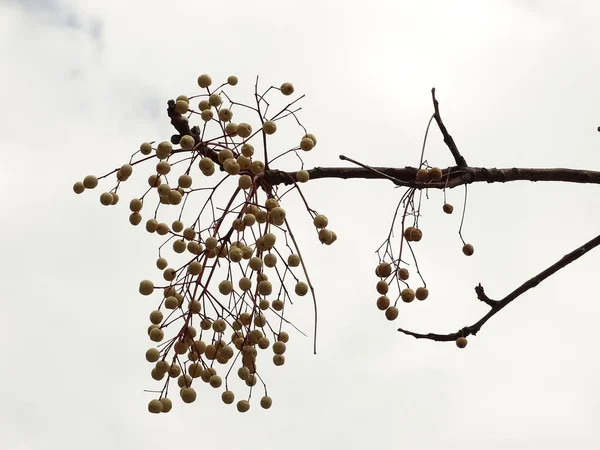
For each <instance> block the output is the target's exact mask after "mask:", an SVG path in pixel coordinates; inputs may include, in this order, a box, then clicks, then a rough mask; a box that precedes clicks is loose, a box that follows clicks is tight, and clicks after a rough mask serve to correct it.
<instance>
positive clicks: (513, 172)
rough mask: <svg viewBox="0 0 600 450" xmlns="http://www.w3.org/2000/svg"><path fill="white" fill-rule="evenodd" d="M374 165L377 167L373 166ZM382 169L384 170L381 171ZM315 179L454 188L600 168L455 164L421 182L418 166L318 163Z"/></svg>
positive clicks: (588, 177) (577, 176)
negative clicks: (435, 177)
mask: <svg viewBox="0 0 600 450" xmlns="http://www.w3.org/2000/svg"><path fill="white" fill-rule="evenodd" d="M372 169H374V170H372ZM378 172H380V173H378ZM308 173H309V174H310V179H311V180H317V179H322V178H342V179H350V178H362V179H380V180H389V179H390V178H393V179H394V180H396V181H393V183H394V184H396V185H399V186H407V187H412V188H417V189H444V188H454V187H457V186H462V185H464V184H470V183H482V182H485V183H506V182H509V181H561V182H566V183H590V184H600V172H599V171H594V170H585V169H564V168H548V169H537V168H517V167H512V168H502V169H496V168H485V167H458V166H452V167H448V168H446V169H444V170H443V178H442V180H441V181H437V182H428V183H419V182H417V181H416V176H417V169H416V168H415V167H404V168H394V167H373V168H364V167H315V168H314V169H310V170H309V171H308ZM264 178H265V181H267V182H268V183H269V184H271V185H276V184H283V185H289V184H293V183H294V182H295V181H296V172H284V171H281V170H277V169H271V170H266V171H265V174H264Z"/></svg>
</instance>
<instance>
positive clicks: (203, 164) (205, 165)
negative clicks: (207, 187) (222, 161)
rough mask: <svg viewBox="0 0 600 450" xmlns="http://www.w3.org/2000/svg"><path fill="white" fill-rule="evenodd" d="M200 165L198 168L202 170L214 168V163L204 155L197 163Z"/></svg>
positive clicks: (206, 170)
mask: <svg viewBox="0 0 600 450" xmlns="http://www.w3.org/2000/svg"><path fill="white" fill-rule="evenodd" d="M198 165H199V167H200V170H201V171H202V172H208V171H210V170H214V169H215V163H214V161H213V160H212V159H210V158H207V157H204V158H202V159H201V160H200V163H199V164H198Z"/></svg>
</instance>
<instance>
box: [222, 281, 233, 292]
mask: <svg viewBox="0 0 600 450" xmlns="http://www.w3.org/2000/svg"><path fill="white" fill-rule="evenodd" d="M232 290H233V284H232V283H231V281H229V280H223V281H221V282H220V283H219V292H220V293H221V294H223V295H229V294H231V291H232Z"/></svg>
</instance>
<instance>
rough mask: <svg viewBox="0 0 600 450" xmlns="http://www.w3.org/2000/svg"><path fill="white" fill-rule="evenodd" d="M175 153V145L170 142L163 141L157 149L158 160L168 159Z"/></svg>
mask: <svg viewBox="0 0 600 450" xmlns="http://www.w3.org/2000/svg"><path fill="white" fill-rule="evenodd" d="M172 151H173V144H171V142H170V141H163V142H161V143H160V144H158V147H157V148H156V156H157V157H158V159H167V157H168V156H169V155H170V154H171V152H172Z"/></svg>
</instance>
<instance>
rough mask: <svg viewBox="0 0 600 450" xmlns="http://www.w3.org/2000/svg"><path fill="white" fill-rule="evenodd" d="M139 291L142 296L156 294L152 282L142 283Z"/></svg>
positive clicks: (145, 281)
mask: <svg viewBox="0 0 600 450" xmlns="http://www.w3.org/2000/svg"><path fill="white" fill-rule="evenodd" d="M139 291H140V294H142V295H151V294H152V293H153V292H154V283H153V282H152V281H150V280H142V281H140V287H139Z"/></svg>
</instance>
